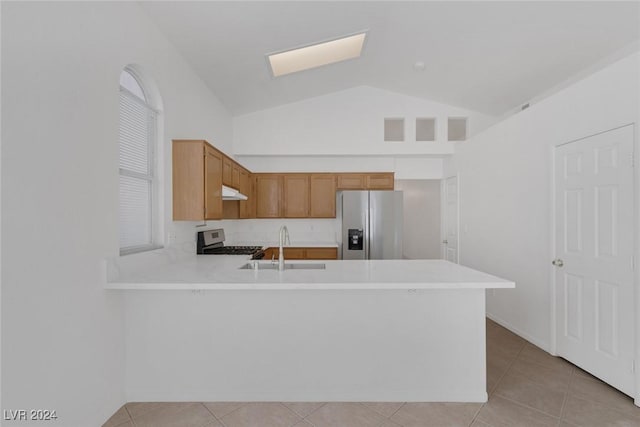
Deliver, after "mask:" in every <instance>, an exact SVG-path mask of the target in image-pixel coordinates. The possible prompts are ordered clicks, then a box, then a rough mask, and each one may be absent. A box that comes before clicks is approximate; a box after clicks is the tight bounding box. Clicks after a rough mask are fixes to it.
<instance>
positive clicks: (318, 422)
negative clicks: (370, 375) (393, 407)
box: [306, 402, 385, 427]
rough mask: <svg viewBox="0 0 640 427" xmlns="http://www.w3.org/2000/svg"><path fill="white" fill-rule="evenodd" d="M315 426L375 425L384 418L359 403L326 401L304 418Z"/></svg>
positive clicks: (354, 426) (364, 426) (367, 426)
mask: <svg viewBox="0 0 640 427" xmlns="http://www.w3.org/2000/svg"><path fill="white" fill-rule="evenodd" d="M306 419H307V420H308V421H309V422H310V423H311V424H313V425H314V426H315V427H334V426H349V427H369V426H371V427H373V426H375V427H377V426H379V425H380V424H382V423H383V422H384V421H385V418H384V417H383V416H381V415H379V414H378V413H377V412H375V411H374V410H373V409H369V408H367V407H366V406H364V405H361V404H359V403H335V402H334V403H327V404H326V405H324V406H323V407H322V408H320V409H318V410H317V411H315V412H314V413H313V414H311V415H309V416H308V417H307V418H306Z"/></svg>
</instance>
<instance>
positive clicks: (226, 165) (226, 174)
mask: <svg viewBox="0 0 640 427" xmlns="http://www.w3.org/2000/svg"><path fill="white" fill-rule="evenodd" d="M222 183H223V184H224V185H227V186H229V187H233V160H231V159H230V158H228V157H227V156H224V157H223V159H222Z"/></svg>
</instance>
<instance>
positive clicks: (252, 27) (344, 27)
mask: <svg viewBox="0 0 640 427" xmlns="http://www.w3.org/2000/svg"><path fill="white" fill-rule="evenodd" d="M639 5H640V3H638V2H607V1H603V2H306V1H304V2H268V1H260V2H244V1H238V2H183V1H175V2H162V1H158V2H141V6H142V7H143V8H144V9H145V10H146V11H147V12H148V13H149V15H150V17H151V19H152V20H153V21H155V22H156V23H157V24H158V25H159V27H160V29H161V31H163V32H164V33H165V34H166V36H167V37H168V38H169V40H170V41H171V42H172V43H173V44H174V45H175V46H176V47H177V48H178V49H179V50H180V51H181V52H182V54H183V55H184V57H185V58H186V59H187V61H189V62H190V63H191V64H192V66H193V68H194V69H195V70H196V72H197V73H198V74H199V75H200V76H201V77H202V79H203V80H204V81H205V82H206V83H207V84H208V85H209V86H210V87H211V89H212V90H213V92H214V93H215V94H216V95H217V96H218V97H219V98H220V100H221V101H222V102H223V103H224V104H225V105H226V106H227V108H229V110H230V111H231V112H232V114H234V115H239V114H244V113H248V112H252V111H256V110H261V109H264V108H269V107H273V106H277V105H281V104H285V103H289V102H294V101H298V100H301V99H304V98H309V97H313V96H319V95H323V94H326V93H330V92H335V91H338V90H343V89H347V88H350V87H355V86H361V85H368V86H374V87H378V88H382V89H387V90H392V91H396V92H400V93H404V94H409V95H413V96H418V97H423V98H427V99H431V100H434V101H439V102H443V103H447V104H450V105H455V106H459V107H464V108H468V109H472V110H477V111H479V112H482V113H485V114H490V115H496V116H498V115H501V114H503V113H504V112H506V111H508V110H511V109H513V108H514V107H517V106H519V105H521V104H523V103H525V102H527V101H528V100H530V99H531V98H533V97H535V96H536V95H539V94H541V93H543V92H546V91H548V90H550V89H551V88H552V87H554V86H556V85H558V84H560V83H562V82H563V81H565V80H566V79H568V78H570V77H571V76H573V75H575V74H577V73H579V72H580V71H581V70H584V69H585V68H587V67H590V66H591V65H593V64H595V63H598V62H600V61H602V60H603V58H606V57H608V56H610V55H612V54H613V53H614V52H616V51H618V50H620V49H622V48H624V47H625V46H628V45H629V44H630V43H634V42H636V41H637V40H638V39H639V38H640V35H639V32H640V31H639V27H640V9H639ZM360 30H369V35H368V39H367V41H366V45H365V48H364V51H363V55H362V57H361V58H358V59H354V60H350V61H346V62H343V63H339V64H333V65H327V66H324V67H321V68H317V69H314V70H308V71H303V72H299V73H296V74H291V75H287V76H283V77H279V78H272V77H271V75H270V73H269V69H268V66H267V62H266V60H265V54H267V53H271V52H275V51H281V50H283V49H288V48H292V47H298V46H301V45H307V44H310V43H314V42H318V41H323V40H326V39H332V38H335V37H337V36H341V35H347V34H352V33H354V32H357V31H360ZM416 61H423V62H424V63H425V64H426V69H425V70H424V71H420V72H418V71H415V70H414V69H413V64H414V63H415V62H416Z"/></svg>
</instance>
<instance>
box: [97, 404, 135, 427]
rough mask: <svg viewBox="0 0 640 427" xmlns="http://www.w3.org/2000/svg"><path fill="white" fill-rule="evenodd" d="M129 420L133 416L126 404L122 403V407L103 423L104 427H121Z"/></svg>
mask: <svg viewBox="0 0 640 427" xmlns="http://www.w3.org/2000/svg"><path fill="white" fill-rule="evenodd" d="M127 421H131V417H130V416H129V413H128V412H127V409H126V408H125V405H122V407H121V408H120V409H118V410H117V411H116V413H115V414H113V415H112V416H111V418H109V419H108V420H107V422H106V423H104V424H103V425H102V427H119V426H121V425H122V424H124V423H126V422H127Z"/></svg>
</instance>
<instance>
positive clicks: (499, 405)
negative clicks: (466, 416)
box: [477, 396, 558, 427]
mask: <svg viewBox="0 0 640 427" xmlns="http://www.w3.org/2000/svg"><path fill="white" fill-rule="evenodd" d="M477 419H478V420H479V421H482V422H484V423H486V424H489V425H491V426H494V427H537V426H541V427H546V426H554V427H555V426H556V425H557V424H558V419H557V418H554V417H552V416H550V415H546V414H543V413H542V412H540V411H537V410H535V409H531V408H527V407H525V406H522V405H520V404H518V403H515V402H511V401H510V400H507V399H503V398H501V397H499V396H492V397H491V399H489V402H487V403H486V404H485V405H484V406H483V407H482V409H481V410H480V413H479V414H478V418H477Z"/></svg>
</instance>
